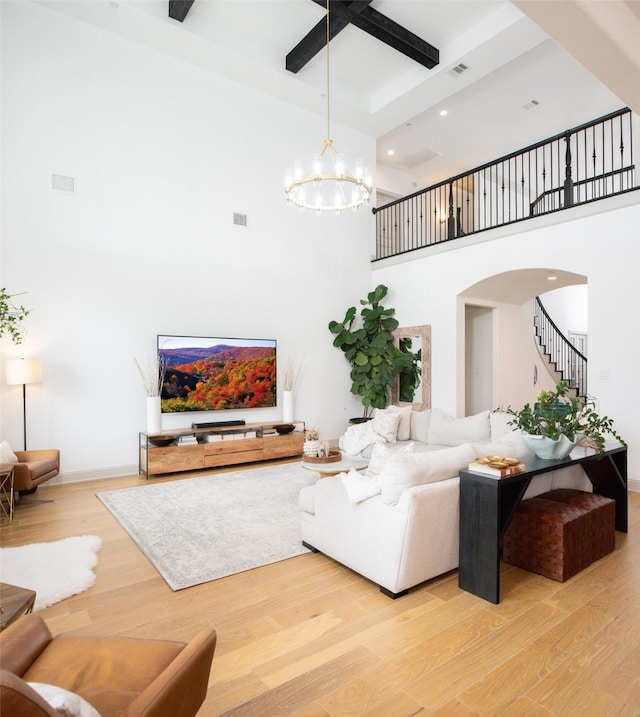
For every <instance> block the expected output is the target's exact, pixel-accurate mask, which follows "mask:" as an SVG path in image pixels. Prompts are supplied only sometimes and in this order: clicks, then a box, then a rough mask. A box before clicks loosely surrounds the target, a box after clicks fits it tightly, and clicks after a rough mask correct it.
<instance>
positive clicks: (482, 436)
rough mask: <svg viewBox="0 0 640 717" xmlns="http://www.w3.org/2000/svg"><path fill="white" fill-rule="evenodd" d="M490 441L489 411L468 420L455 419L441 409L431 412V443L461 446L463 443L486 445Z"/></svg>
mask: <svg viewBox="0 0 640 717" xmlns="http://www.w3.org/2000/svg"><path fill="white" fill-rule="evenodd" d="M489 439H490V431H489V411H482V412H480V413H476V414H475V415H474V416H467V417H466V418H454V417H453V416H450V415H449V414H448V413H445V412H444V411H441V410H440V409H439V408H433V409H432V410H431V418H430V420H429V443H433V444H437V445H440V446H459V445H461V444H463V443H486V442H487V441H489Z"/></svg>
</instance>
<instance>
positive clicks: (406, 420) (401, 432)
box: [375, 406, 411, 441]
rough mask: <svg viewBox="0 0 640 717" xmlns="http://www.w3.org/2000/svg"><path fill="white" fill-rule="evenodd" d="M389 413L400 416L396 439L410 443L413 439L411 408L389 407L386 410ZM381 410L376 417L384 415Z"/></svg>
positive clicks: (377, 411)
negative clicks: (411, 438)
mask: <svg viewBox="0 0 640 717" xmlns="http://www.w3.org/2000/svg"><path fill="white" fill-rule="evenodd" d="M384 411H387V413H397V414H398V415H399V416H400V423H398V434H397V436H396V438H397V439H398V440H399V441H408V440H409V438H410V437H411V406H387V408H385V409H384ZM384 411H381V410H380V409H376V412H375V415H376V416H377V415H378V414H380V413H384Z"/></svg>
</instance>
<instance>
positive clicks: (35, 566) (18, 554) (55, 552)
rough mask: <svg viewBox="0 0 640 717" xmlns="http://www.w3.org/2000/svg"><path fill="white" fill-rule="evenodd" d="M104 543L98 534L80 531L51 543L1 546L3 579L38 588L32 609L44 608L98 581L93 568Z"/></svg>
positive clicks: (11, 583) (1, 577)
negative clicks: (13, 546)
mask: <svg viewBox="0 0 640 717" xmlns="http://www.w3.org/2000/svg"><path fill="white" fill-rule="evenodd" d="M101 547H102V540H100V538H98V536H96V535H77V536H74V537H72V538H63V539H62V540H55V541H53V542H50V543H30V544H29V545H23V546H21V547H19V548H0V579H1V580H2V582H3V583H9V584H10V585H17V586H18V587H21V588H27V589H29V590H35V592H36V602H35V606H34V608H33V609H34V611H37V610H43V609H44V608H45V607H49V605H54V604H55V603H57V602H60V600H64V599H65V598H68V597H71V596H72V595H77V594H78V593H81V592H84V591H85V590H86V589H87V588H90V587H91V586H92V585H93V584H94V583H95V581H96V575H95V573H94V572H93V568H95V566H96V565H97V564H98V556H97V552H98V551H99V550H100V548H101Z"/></svg>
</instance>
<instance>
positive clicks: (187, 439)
mask: <svg viewBox="0 0 640 717" xmlns="http://www.w3.org/2000/svg"><path fill="white" fill-rule="evenodd" d="M197 442H198V439H197V438H196V437H195V436H180V438H178V445H179V446H186V445H189V444H191V443H197Z"/></svg>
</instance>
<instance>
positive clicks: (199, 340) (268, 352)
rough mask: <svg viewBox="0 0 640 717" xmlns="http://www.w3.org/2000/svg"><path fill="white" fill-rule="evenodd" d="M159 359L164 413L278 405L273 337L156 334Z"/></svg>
mask: <svg viewBox="0 0 640 717" xmlns="http://www.w3.org/2000/svg"><path fill="white" fill-rule="evenodd" d="M158 364H159V367H160V374H161V375H160V378H161V380H162V392H161V394H160V396H161V404H162V412H163V413H179V412H182V411H217V410H221V409H229V408H269V407H271V406H275V405H276V389H277V386H276V379H277V372H276V342H275V340H273V339H227V338H224V339H223V338H207V337H197V336H158ZM163 374H164V375H163Z"/></svg>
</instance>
